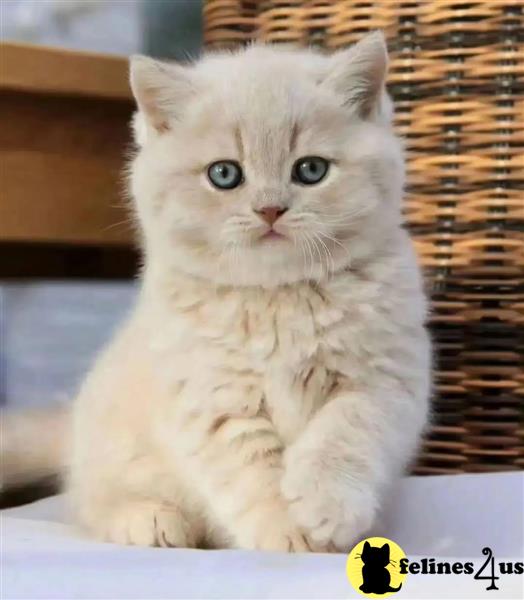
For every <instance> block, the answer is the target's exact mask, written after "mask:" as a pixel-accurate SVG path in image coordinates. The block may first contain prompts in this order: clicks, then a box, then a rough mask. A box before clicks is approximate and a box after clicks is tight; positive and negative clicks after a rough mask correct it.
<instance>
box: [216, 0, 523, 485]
mask: <svg viewBox="0 0 524 600" xmlns="http://www.w3.org/2000/svg"><path fill="white" fill-rule="evenodd" d="M523 13H524V1H523V0H513V1H511V0H508V1H502V0H483V1H479V2H467V3H466V2H458V1H456V0H455V1H454V0H427V1H422V2H414V1H407V2H393V1H388V0H382V1H377V2H358V1H353V0H338V1H337V0H333V1H327V0H309V1H308V0H305V1H299V0H285V1H283V0H260V1H256V0H250V1H242V0H207V3H206V4H205V6H204V22H205V39H206V43H207V46H208V47H210V48H221V47H231V46H234V45H237V44H243V43H245V42H247V41H248V40H250V39H253V38H256V39H262V40H266V41H270V42H295V43H298V44H315V45H320V46H323V47H327V48H338V47H341V46H344V45H346V44H349V43H352V42H354V41H356V40H357V39H359V37H360V36H361V35H362V34H363V33H365V32H367V31H369V30H373V29H377V28H380V29H383V30H384V31H385V32H386V34H387V36H388V40H389V45H390V49H391V55H392V65H391V74H390V79H389V87H390V91H391V93H392V95H393V97H394V98H395V100H396V107H397V126H398V131H399V133H400V134H401V135H402V136H403V137H404V138H405V140H406V146H407V157H408V181H409V188H408V193H407V195H406V204H405V212H406V217H407V221H408V222H409V224H410V227H411V231H412V232H413V236H414V239H415V243H416V245H417V248H418V251H419V255H420V259H421V261H422V264H423V265H424V267H425V268H426V272H427V274H428V277H429V282H430V283H429V285H430V288H431V290H432V297H433V315H432V318H431V326H432V330H433V336H434V339H435V341H436V344H437V362H436V366H437V372H436V398H435V402H434V411H435V415H434V424H433V427H432V429H431V431H430V433H429V435H428V436H427V439H426V441H425V444H424V447H423V449H422V452H421V455H420V459H419V462H418V464H417V466H416V468H415V472H417V473H457V472H463V471H469V472H472V471H499V470H500V471H502V470H512V469H522V468H523V467H524V440H523V437H524V424H523V413H524V15H523Z"/></svg>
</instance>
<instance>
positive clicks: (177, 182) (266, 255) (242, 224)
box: [131, 34, 403, 286]
mask: <svg viewBox="0 0 524 600" xmlns="http://www.w3.org/2000/svg"><path fill="white" fill-rule="evenodd" d="M386 63H387V56H386V52H385V48H384V42H383V39H382V37H381V36H379V35H376V34H375V35H372V36H368V38H365V39H364V40H363V41H362V42H360V43H359V44H357V45H356V46H354V47H353V48H352V49H350V50H345V51H342V52H340V53H338V54H335V55H333V56H331V57H327V56H324V55H320V54H317V53H314V52H312V51H299V50H289V49H287V50H286V49H276V48H272V47H267V46H252V47H250V48H248V49H246V50H243V51H240V52H238V53H236V54H221V55H214V56H210V57H208V58H205V59H203V60H202V61H200V62H199V63H197V64H195V65H193V66H186V67H182V66H180V65H167V64H163V63H158V62H156V61H151V60H149V59H144V58H137V59H135V60H134V61H133V62H132V69H131V80H132V86H133V90H134V93H135V96H136V99H137V102H138V106H139V114H138V117H137V118H136V120H135V131H136V137H137V142H138V144H139V146H140V149H139V151H138V153H137V155H136V158H135V160H134V162H133V165H132V169H131V172H132V177H131V181H132V191H133V195H134V198H135V200H136V206H137V211H138V215H139V219H140V222H141V224H142V229H143V233H144V239H145V248H146V260H149V261H154V262H157V263H158V264H160V263H162V264H163V265H165V266H166V267H169V266H170V267H172V268H177V269H183V270H185V271H187V272H189V273H191V274H194V275H197V276H200V277H204V278H207V279H210V280H213V281H214V282H217V283H224V284H233V285H263V286H273V285H279V284H283V283H291V282H295V281H299V280H303V279H307V278H312V279H320V278H322V277H327V276H329V274H330V273H331V272H333V271H336V270H338V269H340V268H344V266H346V265H348V264H351V262H352V261H356V260H358V259H359V257H362V256H364V255H366V253H369V252H370V251H371V250H372V249H373V247H374V246H375V245H376V241H377V240H378V239H384V236H385V235H386V234H387V231H388V230H389V229H391V228H392V227H395V226H398V222H399V199H400V194H401V188H402V177H403V175H402V173H403V171H402V158H401V153H400V150H399V146H398V143H397V142H396V140H395V138H394V136H393V134H392V131H391V126H390V117H391V115H390V111H389V105H388V101H387V98H386V96H385V92H384V77H385V74H386Z"/></svg>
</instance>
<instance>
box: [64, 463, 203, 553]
mask: <svg viewBox="0 0 524 600" xmlns="http://www.w3.org/2000/svg"><path fill="white" fill-rule="evenodd" d="M110 462H111V461H110ZM160 464H161V463H160ZM69 493H70V498H71V501H72V504H73V510H74V512H75V514H76V516H77V518H78V520H79V522H80V524H81V525H83V526H84V527H85V528H86V529H87V530H88V531H89V532H90V533H91V534H92V535H93V536H94V537H96V538H97V539H100V540H103V541H107V542H113V543H116V544H130V545H138V546H164V547H184V548H192V547H196V545H197V544H198V542H199V540H200V539H201V538H202V537H203V526H202V519H201V518H199V514H198V512H197V511H196V510H195V508H196V507H195V506H193V510H190V509H189V506H188V502H187V500H188V499H187V498H184V496H183V495H182V494H181V493H180V488H179V482H178V481H177V480H176V479H175V477H174V473H173V471H172V470H168V469H167V468H160V465H159V462H158V459H155V458H153V457H145V456H142V457H139V458H137V457H134V458H130V459H129V460H128V461H127V462H123V461H122V462H121V463H120V464H116V463H112V464H109V465H108V464H107V460H106V463H105V464H102V463H100V462H99V461H97V464H96V466H95V465H86V464H85V463H84V465H83V468H82V469H81V470H78V471H75V470H73V472H72V475H71V478H70V482H69Z"/></svg>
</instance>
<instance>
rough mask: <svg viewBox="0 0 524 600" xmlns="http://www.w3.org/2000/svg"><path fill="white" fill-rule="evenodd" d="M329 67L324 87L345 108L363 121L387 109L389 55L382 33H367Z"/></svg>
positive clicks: (341, 52)
mask: <svg viewBox="0 0 524 600" xmlns="http://www.w3.org/2000/svg"><path fill="white" fill-rule="evenodd" d="M329 63H330V64H329V66H328V69H329V72H328V74H327V76H326V78H325V79H324V83H325V84H326V85H329V86H330V87H331V88H332V89H333V90H334V91H335V92H336V93H337V94H338V95H339V96H340V97H341V100H342V102H343V104H344V106H347V107H348V108H350V109H354V110H355V111H356V112H357V113H358V114H359V115H360V116H361V117H362V118H370V117H373V116H375V115H377V114H378V113H380V112H382V111H383V110H384V109H385V108H386V107H385V106H383V105H384V104H385V103H386V104H387V101H386V93H385V81H386V76H387V72H388V51H387V47H386V41H385V39H384V35H383V33H382V32H380V31H375V32H373V33H370V34H368V35H366V36H365V37H364V38H362V39H361V40H360V41H359V42H358V43H357V44H355V45H353V46H351V48H348V49H346V50H340V51H339V52H336V53H335V54H334V55H333V56H331V58H330V59H329ZM381 116H386V115H381Z"/></svg>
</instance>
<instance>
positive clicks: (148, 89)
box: [129, 55, 195, 141]
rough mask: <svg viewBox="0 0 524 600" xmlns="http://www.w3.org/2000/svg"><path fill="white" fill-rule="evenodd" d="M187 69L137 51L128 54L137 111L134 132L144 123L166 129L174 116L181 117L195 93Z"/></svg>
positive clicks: (158, 129)
mask: <svg viewBox="0 0 524 600" xmlns="http://www.w3.org/2000/svg"><path fill="white" fill-rule="evenodd" d="M189 71H190V68H189V67H185V66H183V65H179V64H176V63H166V62H161V61H158V60H154V59H152V58H148V57H146V56H139V55H136V56H132V57H131V59H130V63H129V79H130V83H131V89H132V90H133V95H134V96H135V100H136V102H137V105H138V108H139V111H140V116H139V117H137V118H135V123H134V126H135V132H136V131H137V129H138V128H139V127H142V128H143V126H145V128H146V129H147V128H151V129H152V130H154V131H155V132H157V133H163V132H164V131H167V130H169V128H170V124H171V122H172V121H173V119H177V118H179V117H180V115H181V113H182V111H183V109H184V106H185V105H186V104H187V103H188V102H189V99H190V98H191V97H192V96H193V94H194V93H195V90H194V85H193V81H192V79H191V75H190V72H189ZM140 117H142V121H143V122H142V123H140V120H141V119H140ZM139 137H142V138H143V137H144V136H139ZM139 141H140V140H139ZM142 141H143V139H142Z"/></svg>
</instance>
